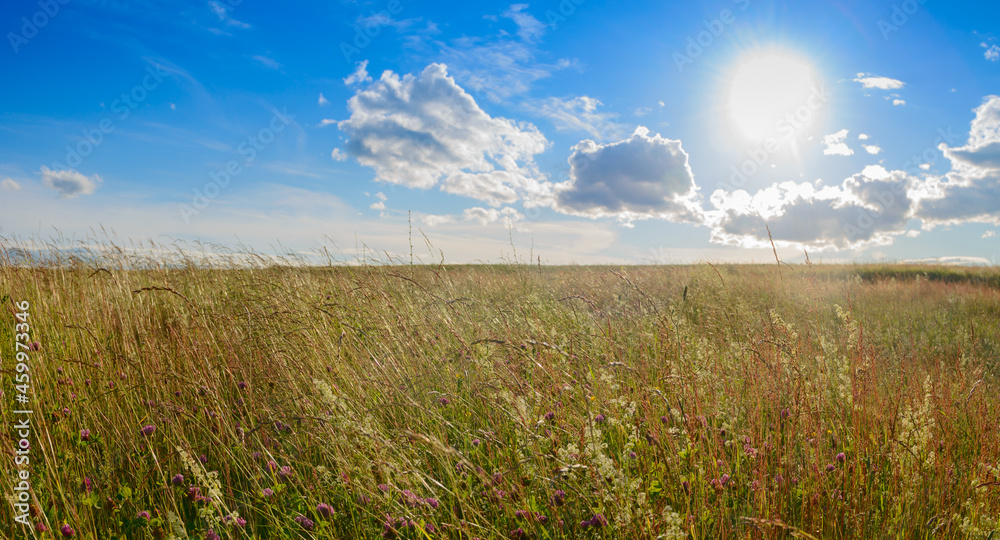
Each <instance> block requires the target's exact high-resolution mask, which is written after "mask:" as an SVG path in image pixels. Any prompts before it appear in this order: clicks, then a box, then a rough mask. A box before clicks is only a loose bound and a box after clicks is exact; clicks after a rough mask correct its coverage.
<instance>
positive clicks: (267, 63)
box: [250, 54, 282, 71]
mask: <svg viewBox="0 0 1000 540" xmlns="http://www.w3.org/2000/svg"><path fill="white" fill-rule="evenodd" d="M250 58H253V59H254V60H256V61H258V62H260V64H261V65H263V66H264V67H266V68H268V69H273V70H276V71H281V68H282V65H281V64H279V63H278V61H277V60H275V59H274V58H271V57H270V56H264V55H261V54H255V55H252V56H251V57H250Z"/></svg>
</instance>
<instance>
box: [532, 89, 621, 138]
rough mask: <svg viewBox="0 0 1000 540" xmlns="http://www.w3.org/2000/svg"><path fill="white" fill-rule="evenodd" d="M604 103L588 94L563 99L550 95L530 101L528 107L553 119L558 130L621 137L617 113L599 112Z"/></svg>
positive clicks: (602, 136)
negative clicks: (616, 120)
mask: <svg viewBox="0 0 1000 540" xmlns="http://www.w3.org/2000/svg"><path fill="white" fill-rule="evenodd" d="M601 105H602V103H601V102H600V101H599V100H597V99H594V98H592V97H588V96H580V97H574V98H570V99H561V98H557V97H550V98H546V99H542V100H535V101H533V102H529V104H528V105H527V107H528V109H529V110H531V111H532V112H534V113H536V114H540V115H542V116H545V117H547V118H549V119H550V120H552V122H553V123H554V124H555V126H556V129H558V130H568V131H582V132H585V133H587V134H588V135H590V136H591V137H594V138H595V139H598V140H606V139H611V138H614V137H621V136H623V135H624V133H622V126H621V125H619V124H617V123H616V122H615V121H614V118H615V116H616V115H614V114H611V113H602V112H598V110H597V108H598V107H600V106H601Z"/></svg>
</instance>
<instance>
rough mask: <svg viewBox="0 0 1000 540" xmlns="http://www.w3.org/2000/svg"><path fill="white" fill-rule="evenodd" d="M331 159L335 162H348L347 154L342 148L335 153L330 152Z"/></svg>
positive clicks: (336, 149) (334, 151)
mask: <svg viewBox="0 0 1000 540" xmlns="http://www.w3.org/2000/svg"><path fill="white" fill-rule="evenodd" d="M330 157H332V158H333V160H334V161H346V160H347V154H345V153H344V151H343V150H341V149H340V148H334V149H333V152H330Z"/></svg>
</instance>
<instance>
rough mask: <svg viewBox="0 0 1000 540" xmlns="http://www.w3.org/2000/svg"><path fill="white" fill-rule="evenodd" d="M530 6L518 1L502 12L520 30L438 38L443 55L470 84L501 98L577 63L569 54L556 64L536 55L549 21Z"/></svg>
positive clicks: (458, 77) (497, 99) (497, 98)
mask: <svg viewBox="0 0 1000 540" xmlns="http://www.w3.org/2000/svg"><path fill="white" fill-rule="evenodd" d="M526 7H527V6H526V5H524V4H517V5H514V6H511V8H510V9H508V10H507V11H505V12H504V13H503V14H502V16H503V17H504V18H506V19H510V20H512V21H513V22H514V24H515V25H516V27H517V32H516V34H511V33H509V32H507V31H506V30H501V31H500V32H499V33H498V34H496V35H493V36H486V37H479V36H463V37H460V38H457V39H454V40H451V41H450V42H448V43H444V42H434V44H435V45H436V46H437V47H438V48H439V49H440V57H441V58H443V59H444V61H445V62H446V63H447V64H448V65H449V66H450V68H451V71H452V72H453V73H454V74H455V77H456V78H457V79H458V80H460V81H461V82H462V84H463V85H464V86H465V87H466V88H469V89H471V90H473V91H476V92H482V93H484V94H485V95H486V97H487V98H489V99H490V100H492V101H500V100H502V99H505V98H508V97H510V96H513V95H517V94H523V93H525V92H527V91H528V90H529V89H530V88H531V86H532V84H533V83H534V82H535V81H538V80H540V79H544V78H546V77H549V76H550V75H551V74H552V72H554V71H558V70H562V69H567V68H570V67H574V66H576V65H577V63H576V61H574V60H570V59H565V58H564V59H559V60H557V61H556V62H555V63H554V64H548V63H545V62H541V61H539V60H538V59H537V58H536V56H537V55H538V53H539V47H538V44H539V41H540V40H541V38H542V36H543V34H544V31H545V25H544V23H542V22H541V21H539V20H538V19H536V18H535V17H534V16H532V15H531V14H529V13H526V12H525V9H526ZM497 20H498V19H497Z"/></svg>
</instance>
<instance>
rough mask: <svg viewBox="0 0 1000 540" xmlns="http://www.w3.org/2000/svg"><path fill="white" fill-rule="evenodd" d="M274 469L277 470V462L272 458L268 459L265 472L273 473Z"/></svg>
mask: <svg viewBox="0 0 1000 540" xmlns="http://www.w3.org/2000/svg"><path fill="white" fill-rule="evenodd" d="M276 470H278V464H277V463H275V461H274V460H271V461H268V462H267V472H269V473H273V472H274V471H276Z"/></svg>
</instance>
